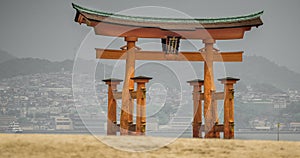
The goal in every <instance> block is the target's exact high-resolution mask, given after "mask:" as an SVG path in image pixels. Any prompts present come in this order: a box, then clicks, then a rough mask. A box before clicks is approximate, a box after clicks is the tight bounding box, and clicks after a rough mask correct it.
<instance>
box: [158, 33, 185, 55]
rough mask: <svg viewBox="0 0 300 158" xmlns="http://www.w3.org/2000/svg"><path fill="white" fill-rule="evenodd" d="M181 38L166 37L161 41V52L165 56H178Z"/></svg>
mask: <svg viewBox="0 0 300 158" xmlns="http://www.w3.org/2000/svg"><path fill="white" fill-rule="evenodd" d="M180 39H181V37H172V36H167V37H166V38H162V39H161V44H162V50H163V52H165V53H166V54H176V55H177V54H178V49H179V43H180Z"/></svg>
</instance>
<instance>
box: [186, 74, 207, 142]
mask: <svg viewBox="0 0 300 158" xmlns="http://www.w3.org/2000/svg"><path fill="white" fill-rule="evenodd" d="M187 82H188V83H189V84H190V85H191V86H193V101H194V107H193V111H194V117H193V138H202V131H201V130H200V129H201V125H202V99H201V98H200V96H201V92H202V90H201V89H202V86H203V84H204V81H203V80H200V79H196V80H191V81H187Z"/></svg>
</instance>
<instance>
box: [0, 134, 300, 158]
mask: <svg viewBox="0 0 300 158" xmlns="http://www.w3.org/2000/svg"><path fill="white" fill-rule="evenodd" d="M101 139H102V140H106V141H111V142H115V144H118V143H120V144H122V145H123V146H128V145H130V146H131V148H139V149H143V148H145V149H147V148H149V146H147V145H145V144H149V145H150V146H151V145H152V147H153V145H154V146H155V145H156V144H155V142H158V141H163V140H164V139H166V138H151V137H139V138H138V139H139V140H142V141H143V142H147V143H143V144H139V143H137V142H138V141H132V140H133V139H135V138H133V137H132V136H131V137H130V136H129V137H104V136H103V137H101ZM0 140H1V141H0V157H1V158H10V157H11V158H21V157H22V158H29V157H30V158H31V157H33V158H53V157H63V158H81V157H82V158H83V157H85V158H86V157H95V158H100V157H101V158H106V157H107V158H110V157H114V158H117V157H131V158H143V157H151V158H152V157H153V158H154V157H188V158H192V157H197V158H198V157H230V158H235V157H260V158H261V157H268V158H269V157H272V158H274V157H291V158H295V157H300V150H299V149H300V142H285V141H279V142H277V141H254V140H215V139H209V140H208V139H201V140H199V139H182V138H180V139H176V140H175V141H174V142H173V143H171V144H169V145H167V146H163V147H161V148H159V149H157V150H152V151H147V152H128V151H122V150H117V149H115V148H113V147H111V146H107V145H106V144H104V143H102V142H101V141H99V140H98V139H97V138H95V137H94V136H91V135H51V134H50V135H46V134H43V135H42V134H1V135H0ZM120 140H122V141H120ZM130 142H132V143H130ZM153 142H154V143H153Z"/></svg>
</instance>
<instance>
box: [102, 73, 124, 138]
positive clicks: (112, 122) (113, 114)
mask: <svg viewBox="0 0 300 158" xmlns="http://www.w3.org/2000/svg"><path fill="white" fill-rule="evenodd" d="M102 81H103V82H105V84H107V85H108V107H107V125H106V127H107V135H116V134H117V102H116V98H115V97H114V93H115V92H117V85H118V84H120V82H122V81H123V80H119V79H115V78H110V79H105V80H102Z"/></svg>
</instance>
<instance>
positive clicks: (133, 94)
mask: <svg viewBox="0 0 300 158" xmlns="http://www.w3.org/2000/svg"><path fill="white" fill-rule="evenodd" d="M113 96H114V99H122V92H113ZM130 96H131V98H132V99H136V91H130Z"/></svg>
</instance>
